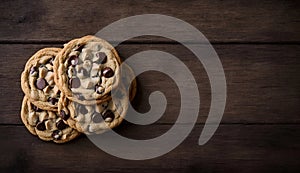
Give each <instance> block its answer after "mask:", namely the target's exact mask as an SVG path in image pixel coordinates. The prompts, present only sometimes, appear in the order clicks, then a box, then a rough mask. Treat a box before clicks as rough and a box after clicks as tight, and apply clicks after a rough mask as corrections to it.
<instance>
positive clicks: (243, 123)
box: [0, 0, 300, 172]
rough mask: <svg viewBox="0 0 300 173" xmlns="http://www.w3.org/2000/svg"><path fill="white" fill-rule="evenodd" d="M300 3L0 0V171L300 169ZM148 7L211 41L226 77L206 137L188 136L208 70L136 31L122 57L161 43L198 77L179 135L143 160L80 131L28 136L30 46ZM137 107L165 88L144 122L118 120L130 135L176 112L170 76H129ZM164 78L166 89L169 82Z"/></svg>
mask: <svg viewBox="0 0 300 173" xmlns="http://www.w3.org/2000/svg"><path fill="white" fill-rule="evenodd" d="M299 9H300V3H299V1H297V0H294V1H292V0H288V1H280V0H274V1H271V0H253V1H250V2H249V1H239V0H224V1H223V0H218V1H210V0H203V1H188V2H183V1H182V2H179V1H178V2H174V1H171V0H170V1H169V0H168V1H152V0H146V1H128V2H125V1H115V0H103V1H97V0H92V1H88V2H86V1H75V0H73V1H69V2H63V1H58V0H57V1H54V2H53V1H46V0H43V1H19V0H13V1H5V2H1V4H0V13H1V14H0V52H1V66H0V81H1V85H0V93H1V97H0V107H1V109H2V110H1V113H0V132H1V133H0V140H1V142H0V145H1V147H0V172H45V171H46V172H57V171H58V172H62V171H64V172H96V171H97V172H104V171H105V172H229V171H231V172H300V61H299V58H300V10H299ZM144 13H157V14H165V15H170V16H173V17H177V18H179V19H182V20H185V21H186V22H189V23H190V24H192V25H193V26H195V27H196V28H197V29H199V30H200V31H201V32H202V33H203V34H204V35H205V36H206V37H207V38H208V39H209V40H210V42H211V43H212V45H213V46H214V48H215V50H216V52H217V53H218V55H219V57H220V60H221V61H222V64H223V67H224V71H225V75H226V79H227V88H228V90H227V92H228V97H227V104H226V109H225V113H224V116H223V119H222V122H221V125H220V126H219V128H218V130H217V131H216V133H215V135H214V136H213V138H212V139H211V140H210V141H209V142H208V143H207V144H205V145H204V146H199V145H197V142H198V138H199V135H200V132H201V130H202V128H203V125H204V123H205V120H206V118H207V115H208V111H209V108H210V101H211V93H210V89H209V87H210V84H209V81H208V77H207V74H206V72H205V70H204V68H203V67H202V65H201V63H200V62H198V61H197V60H196V57H195V56H194V55H193V54H192V53H191V52H190V51H189V50H188V49H186V48H184V47H183V46H182V45H181V44H178V43H177V42H174V41H172V40H168V39H165V38H161V37H138V38H134V39H131V40H128V41H126V42H124V43H122V44H121V45H119V46H118V47H117V50H118V51H119V53H120V55H121V56H122V57H123V58H126V57H129V56H130V55H133V54H135V53H137V52H140V51H143V50H149V49H156V50H162V51H166V52H170V53H172V54H173V55H175V56H176V57H178V58H179V59H180V60H181V61H182V62H184V63H185V64H186V65H187V66H188V67H189V68H190V70H191V72H192V73H193V75H194V76H195V79H196V81H197V83H198V87H199V92H200V96H201V108H200V113H199V118H198V121H197V124H196V125H195V127H194V129H193V131H192V132H191V134H190V135H189V136H188V137H187V139H186V140H185V141H184V142H183V143H182V144H181V145H179V146H178V147H177V148H176V149H174V150H172V151H171V152H169V153H167V154H165V155H163V156H161V157H158V158H155V159H150V160H144V161H130V160H123V159H120V158H117V157H114V156H111V155H109V154H106V153H105V152H103V151H102V150H100V149H98V148H97V147H96V146H94V144H92V143H91V142H90V141H89V140H88V139H87V137H85V136H81V137H80V138H78V139H76V140H74V141H72V142H70V143H67V144H63V145H58V144H54V143H51V142H44V141H41V140H39V139H38V138H36V137H34V136H32V135H31V134H30V133H29V132H28V131H27V130H26V128H25V127H24V125H23V124H22V122H21V120H20V108H21V100H22V97H23V93H22V91H21V88H20V74H21V72H22V70H23V68H24V65H25V62H26V60H27V59H28V58H29V57H30V56H31V55H32V54H33V53H34V52H36V51H37V50H39V49H41V48H44V47H49V46H55V47H62V45H63V43H65V42H67V41H68V40H70V39H73V38H76V37H80V36H84V35H88V34H94V33H95V32H97V31H98V30H100V29H101V28H102V27H104V26H106V25H108V24H110V23H112V22H114V21H116V20H119V19H122V18H124V17H128V16H132V15H137V14H144ZM138 81H139V93H138V96H137V98H136V100H135V102H134V105H135V107H136V109H138V110H140V111H146V110H148V109H149V105H148V102H147V101H148V96H149V93H150V92H152V91H155V90H160V91H162V92H164V93H165V95H166V97H167V99H168V104H169V105H168V107H167V110H166V112H165V114H164V116H163V117H162V118H161V119H160V120H159V121H157V122H156V123H154V124H152V125H147V126H137V125H133V124H130V123H124V124H123V125H121V126H120V127H119V128H118V129H117V131H118V132H119V133H121V134H122V135H124V136H128V137H133V138H135V139H145V138H153V137H156V136H158V135H160V134H163V133H164V132H166V131H167V130H168V129H169V128H170V127H171V126H172V125H173V123H174V122H175V120H176V118H177V116H178V113H179V109H180V108H179V106H180V102H179V94H178V91H177V89H176V85H175V84H174V82H172V80H171V79H170V78H168V77H167V76H166V75H164V74H161V73H158V72H148V73H145V74H142V75H140V76H139V77H138ZM170 88H171V89H170Z"/></svg>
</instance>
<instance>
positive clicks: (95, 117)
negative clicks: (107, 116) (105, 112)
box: [92, 112, 103, 123]
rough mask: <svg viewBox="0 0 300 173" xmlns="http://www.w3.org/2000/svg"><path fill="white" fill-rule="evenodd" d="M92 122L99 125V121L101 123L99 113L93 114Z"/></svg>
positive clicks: (101, 119)
mask: <svg viewBox="0 0 300 173" xmlns="http://www.w3.org/2000/svg"><path fill="white" fill-rule="evenodd" d="M92 120H93V122H94V123H100V122H101V121H103V118H102V116H101V115H100V114H99V113H97V112H95V114H94V116H93V119H92Z"/></svg>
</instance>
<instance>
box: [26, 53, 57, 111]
mask: <svg viewBox="0 0 300 173" xmlns="http://www.w3.org/2000/svg"><path fill="white" fill-rule="evenodd" d="M59 51H61V49H60V48H44V49H41V50H39V51H38V52H36V53H35V54H34V55H33V56H32V57H31V58H30V59H29V60H28V61H27V63H26V65H25V69H24V71H23V73H22V76H21V87H22V90H23V92H24V93H25V95H26V96H27V98H28V99H29V100H30V101H31V102H32V103H34V104H35V105H37V106H38V107H40V108H42V109H45V110H52V111H55V110H57V102H58V99H59V96H60V90H59V89H58V87H57V86H56V84H55V82H54V72H53V61H54V59H55V56H56V55H57V53H58V52H59Z"/></svg>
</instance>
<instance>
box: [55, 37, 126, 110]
mask: <svg viewBox="0 0 300 173" xmlns="http://www.w3.org/2000/svg"><path fill="white" fill-rule="evenodd" d="M120 63H121V60H120V58H119V55H118V54H117V52H116V50H115V49H114V47H113V46H111V45H110V44H109V43H108V42H106V41H105V40H102V39H100V38H98V37H95V36H85V37H82V38H79V39H74V40H72V41H70V42H69V43H67V44H65V46H64V48H63V50H62V51H61V52H60V53H59V54H58V55H57V58H56V60H55V61H54V71H55V75H56V76H55V80H56V81H57V82H56V83H57V85H58V87H59V89H60V90H62V91H63V93H64V94H65V95H66V97H67V98H68V99H70V100H72V101H75V102H77V103H80V104H85V105H89V104H95V103H100V102H105V101H107V100H109V99H110V96H109V93H110V91H111V90H112V89H113V88H114V87H116V86H117V85H118V83H119V78H120V77H119V75H118V74H119V64H120Z"/></svg>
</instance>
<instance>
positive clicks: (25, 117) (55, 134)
mask: <svg viewBox="0 0 300 173" xmlns="http://www.w3.org/2000/svg"><path fill="white" fill-rule="evenodd" d="M21 119H22V121H23V123H24V124H25V126H26V128H27V129H28V130H29V131H30V133H32V134H33V135H36V136H38V137H39V138H40V139H42V140H45V141H53V142H55V143H64V142H68V141H70V140H72V139H74V138H76V137H77V136H79V135H80V133H79V132H78V131H77V130H75V129H73V128H71V127H69V126H68V125H67V124H65V123H64V121H63V120H62V118H61V117H60V116H58V114H57V112H54V111H48V110H43V109H40V108H38V107H36V106H35V105H34V104H32V103H31V102H30V101H29V99H27V97H26V96H25V97H24V98H23V103H22V110H21Z"/></svg>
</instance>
